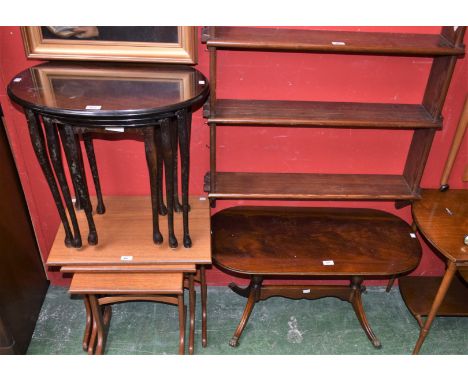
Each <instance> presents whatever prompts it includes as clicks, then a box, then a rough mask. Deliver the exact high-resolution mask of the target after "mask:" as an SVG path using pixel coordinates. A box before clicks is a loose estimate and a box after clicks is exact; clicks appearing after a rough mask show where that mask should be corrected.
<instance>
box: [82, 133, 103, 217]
mask: <svg viewBox="0 0 468 382" xmlns="http://www.w3.org/2000/svg"><path fill="white" fill-rule="evenodd" d="M83 140H84V144H85V149H86V155H87V157H88V163H89V167H90V168H91V174H92V176H93V182H94V188H95V190H96V196H97V207H96V212H97V213H98V214H99V215H102V214H104V213H105V212H106V207H105V206H104V201H103V199H102V191H101V182H100V181H99V172H98V168H97V163H96V155H95V154H94V145H93V138H92V137H91V134H89V133H86V134H83Z"/></svg>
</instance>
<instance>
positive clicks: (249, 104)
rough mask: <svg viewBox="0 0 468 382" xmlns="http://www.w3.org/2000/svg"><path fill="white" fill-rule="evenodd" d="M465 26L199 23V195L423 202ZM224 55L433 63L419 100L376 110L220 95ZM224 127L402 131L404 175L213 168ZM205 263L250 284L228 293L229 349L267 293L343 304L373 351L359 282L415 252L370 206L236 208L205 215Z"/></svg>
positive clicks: (412, 239) (399, 227)
mask: <svg viewBox="0 0 468 382" xmlns="http://www.w3.org/2000/svg"><path fill="white" fill-rule="evenodd" d="M464 33H465V27H443V28H442V30H441V32H440V34H436V35H431V34H403V33H380V32H344V31H316V30H294V29H283V28H247V27H205V28H204V29H203V31H202V40H203V42H205V43H206V46H207V48H208V50H209V54H210V99H209V102H208V103H207V104H206V105H205V108H204V116H205V117H206V118H207V121H208V125H209V128H210V171H209V173H208V174H207V175H206V176H205V191H206V192H208V196H209V198H210V200H211V202H212V205H214V203H215V201H216V200H217V199H224V200H228V199H252V200H255V199H262V200H362V201H365V200H394V201H395V202H396V207H397V208H401V207H404V206H407V205H409V204H411V202H412V201H414V200H418V199H420V198H421V192H420V181H421V177H422V174H423V170H424V166H425V164H426V160H427V157H428V154H429V151H430V148H431V144H432V141H433V138H434V135H435V133H436V131H437V130H439V129H441V128H442V115H441V112H442V108H443V105H444V101H445V97H446V94H447V91H448V88H449V84H450V80H451V77H452V73H453V70H454V67H455V64H456V61H457V58H459V57H460V56H462V55H463V54H464V52H465V50H464V45H463V37H464ZM223 50H235V51H244V54H246V55H248V52H250V51H277V52H286V53H287V52H303V53H331V54H341V55H346V54H353V55H361V54H362V55H379V56H382V55H383V56H412V57H419V56H421V57H430V58H432V59H433V61H432V67H431V71H430V74H429V78H428V80H427V84H426V88H425V91H424V95H423V97H422V103H421V104H382V103H359V102H322V101H316V100H311V101H296V100H268V99H262V100H258V99H220V98H219V97H218V95H217V84H218V82H219V79H218V77H217V66H218V59H217V58H218V53H219V51H223ZM222 126H239V127H242V126H253V127H255V126H261V127H262V128H264V127H265V126H271V127H277V126H281V127H285V126H286V127H291V128H314V127H321V128H358V129H376V130H378V129H385V130H394V131H395V132H398V131H402V130H412V131H413V137H412V141H411V144H410V147H409V150H408V154H407V158H406V163H405V166H404V169H403V172H402V174H314V173H254V172H250V173H246V172H221V171H218V170H217V166H216V163H217V161H216V159H217V153H216V132H217V129H218V128H221V127H222ZM213 236H214V238H213V260H214V262H215V263H216V264H217V265H218V266H219V267H221V269H224V270H226V271H228V272H234V273H237V274H241V275H245V276H248V277H250V280H251V281H250V285H249V286H248V287H247V288H245V289H242V288H239V287H238V286H236V285H234V284H232V285H231V288H232V289H233V290H234V291H235V292H236V293H238V294H240V295H242V296H244V297H248V300H247V305H246V307H245V310H244V314H243V316H242V318H241V321H240V323H239V325H238V327H237V330H236V332H235V333H234V336H233V337H232V339H231V341H230V344H231V345H232V346H236V345H237V344H238V341H239V337H240V335H241V333H242V330H243V329H244V327H245V325H246V322H247V320H248V318H249V315H250V312H251V311H252V308H253V305H254V304H255V302H257V301H259V300H262V299H265V298H268V297H271V296H284V297H290V298H319V297H324V296H334V297H338V298H342V299H344V300H347V301H350V302H351V303H352V305H353V307H354V309H355V310H356V313H357V316H358V318H359V321H360V322H361V324H362V326H363V328H364V330H365V331H366V334H367V335H368V337H369V339H370V340H371V341H372V343H373V345H374V346H376V347H378V346H379V345H380V341H378V339H377V338H376V336H375V335H374V334H373V332H372V330H371V329H370V326H369V324H368V322H367V320H366V318H365V315H364V311H363V309H362V303H361V297H360V294H361V291H362V285H361V283H362V280H363V278H379V277H385V276H387V277H388V276H392V274H393V276H395V275H399V274H402V273H405V272H409V271H411V270H412V269H414V268H415V267H416V266H417V264H418V262H419V259H420V256H421V248H420V245H419V242H418V240H417V239H416V236H415V234H414V233H413V232H412V230H411V228H410V227H409V226H408V224H406V223H405V222H403V221H402V220H401V219H399V218H397V217H396V216H393V215H391V214H388V213H384V212H381V211H377V210H368V209H341V208H328V209H320V208H305V207H304V208H288V207H236V208H228V209H225V210H222V211H220V212H218V213H216V214H215V215H214V216H213ZM298 276H307V277H316V278H326V279H329V278H332V279H336V278H348V279H350V280H351V283H350V287H349V288H344V287H342V286H293V285H289V286H275V285H267V286H262V280H263V279H264V278H273V279H274V278H280V279H284V278H288V277H298Z"/></svg>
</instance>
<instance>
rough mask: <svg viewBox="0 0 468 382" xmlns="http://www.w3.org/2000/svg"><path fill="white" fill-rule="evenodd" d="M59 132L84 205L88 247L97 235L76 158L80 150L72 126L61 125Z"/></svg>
mask: <svg viewBox="0 0 468 382" xmlns="http://www.w3.org/2000/svg"><path fill="white" fill-rule="evenodd" d="M59 131H60V134H61V137H62V140H63V141H64V145H65V146H67V150H68V153H69V155H70V161H69V163H68V166H69V168H70V173H71V176H72V177H74V178H75V181H76V185H77V186H78V193H79V195H80V198H81V200H82V201H83V203H84V205H83V208H84V211H85V214H86V219H87V221H88V226H89V234H88V243H89V244H90V245H96V244H97V243H98V235H97V231H96V226H95V224H94V220H93V207H92V206H91V200H90V198H89V192H88V185H87V184H86V178H85V175H84V168H83V167H82V166H81V165H80V161H79V157H78V151H79V150H80V148H79V147H78V146H77V142H76V136H75V134H74V132H73V127H72V126H70V125H63V128H62V129H60V130H59Z"/></svg>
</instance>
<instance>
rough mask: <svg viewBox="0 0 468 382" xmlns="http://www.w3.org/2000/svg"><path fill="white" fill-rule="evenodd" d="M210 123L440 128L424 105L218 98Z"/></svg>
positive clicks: (209, 119) (439, 122) (440, 123)
mask: <svg viewBox="0 0 468 382" xmlns="http://www.w3.org/2000/svg"><path fill="white" fill-rule="evenodd" d="M208 123H216V124H218V125H268V126H296V127H313V126H316V127H337V128H339V127H348V128H349V127H360V128H372V129H378V128H385V129H419V128H430V129H439V128H441V127H442V121H441V120H434V118H433V116H432V115H431V114H430V113H429V112H428V111H427V110H426V109H425V108H424V106H422V105H410V104H386V103H358V102H318V101H272V100H238V99H218V100H216V110H215V111H214V113H213V114H212V115H211V116H210V117H209V118H208Z"/></svg>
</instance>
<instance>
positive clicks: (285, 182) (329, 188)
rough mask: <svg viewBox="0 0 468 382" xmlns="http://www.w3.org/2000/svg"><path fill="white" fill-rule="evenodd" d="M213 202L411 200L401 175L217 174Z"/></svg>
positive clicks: (412, 198)
mask: <svg viewBox="0 0 468 382" xmlns="http://www.w3.org/2000/svg"><path fill="white" fill-rule="evenodd" d="M209 181H210V179H209V176H207V177H206V178H205V182H206V183H205V191H206V192H209V195H208V196H209V197H210V198H216V199H276V200H285V199H290V200H313V199H316V200H348V199H351V200H414V199H419V197H420V196H419V194H418V193H412V192H411V190H410V187H409V186H408V183H407V182H406V180H405V178H404V177H403V176H402V175H374V174H370V175H367V174H299V173H293V174H291V173H247V172H244V173H241V172H217V173H216V185H215V189H214V190H213V191H210V190H209V183H210V182H209Z"/></svg>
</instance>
